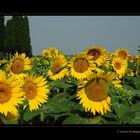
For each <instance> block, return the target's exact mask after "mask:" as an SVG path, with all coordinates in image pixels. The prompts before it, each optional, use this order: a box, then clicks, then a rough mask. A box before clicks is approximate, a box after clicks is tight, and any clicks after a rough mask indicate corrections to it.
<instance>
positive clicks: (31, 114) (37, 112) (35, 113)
mask: <svg viewBox="0 0 140 140" xmlns="http://www.w3.org/2000/svg"><path fill="white" fill-rule="evenodd" d="M42 112H44V110H43V109H39V110H33V111H30V110H29V109H26V110H25V112H24V114H23V120H25V121H29V120H31V119H33V118H34V117H36V116H38V115H40V114H41V113H42Z"/></svg>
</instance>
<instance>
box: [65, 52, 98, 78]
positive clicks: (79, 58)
mask: <svg viewBox="0 0 140 140" xmlns="http://www.w3.org/2000/svg"><path fill="white" fill-rule="evenodd" d="M68 66H69V67H70V74H71V75H72V76H73V77H75V78H77V79H84V78H86V77H87V76H89V75H91V74H92V70H94V69H95V68H96V65H95V64H94V63H93V60H92V56H89V55H86V54H85V53H78V54H76V55H75V56H74V57H72V58H71V60H70V61H69V64H68Z"/></svg>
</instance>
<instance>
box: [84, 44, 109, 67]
mask: <svg viewBox="0 0 140 140" xmlns="http://www.w3.org/2000/svg"><path fill="white" fill-rule="evenodd" d="M86 53H87V54H88V55H91V56H92V57H93V58H92V59H93V61H94V62H95V63H96V64H98V65H102V64H104V62H105V61H106V60H107V58H108V54H107V52H106V49H104V48H102V47H101V46H99V45H94V46H92V47H90V48H88V49H87V50H86Z"/></svg>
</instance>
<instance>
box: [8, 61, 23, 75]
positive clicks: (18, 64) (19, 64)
mask: <svg viewBox="0 0 140 140" xmlns="http://www.w3.org/2000/svg"><path fill="white" fill-rule="evenodd" d="M23 69H24V62H23V60H20V59H16V60H15V61H14V63H13V65H12V69H11V70H12V72H13V73H14V74H19V73H20V72H21V70H23Z"/></svg>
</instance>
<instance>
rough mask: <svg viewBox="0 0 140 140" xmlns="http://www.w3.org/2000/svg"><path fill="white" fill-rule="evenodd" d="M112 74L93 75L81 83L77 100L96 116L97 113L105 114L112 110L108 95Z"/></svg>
mask: <svg viewBox="0 0 140 140" xmlns="http://www.w3.org/2000/svg"><path fill="white" fill-rule="evenodd" d="M113 77H114V75H113V74H111V73H107V74H100V75H95V74H94V75H93V76H92V75H91V76H90V77H89V78H88V79H87V81H86V80H85V81H81V83H80V85H79V86H78V90H77V98H78V99H80V103H81V104H82V105H83V107H84V108H85V111H90V112H92V113H93V114H94V115H95V114H96V112H98V113H101V114H102V115H103V114H105V113H106V112H107V111H111V109H110V97H109V95H108V92H109V89H110V86H109V81H111V80H112V79H113Z"/></svg>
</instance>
